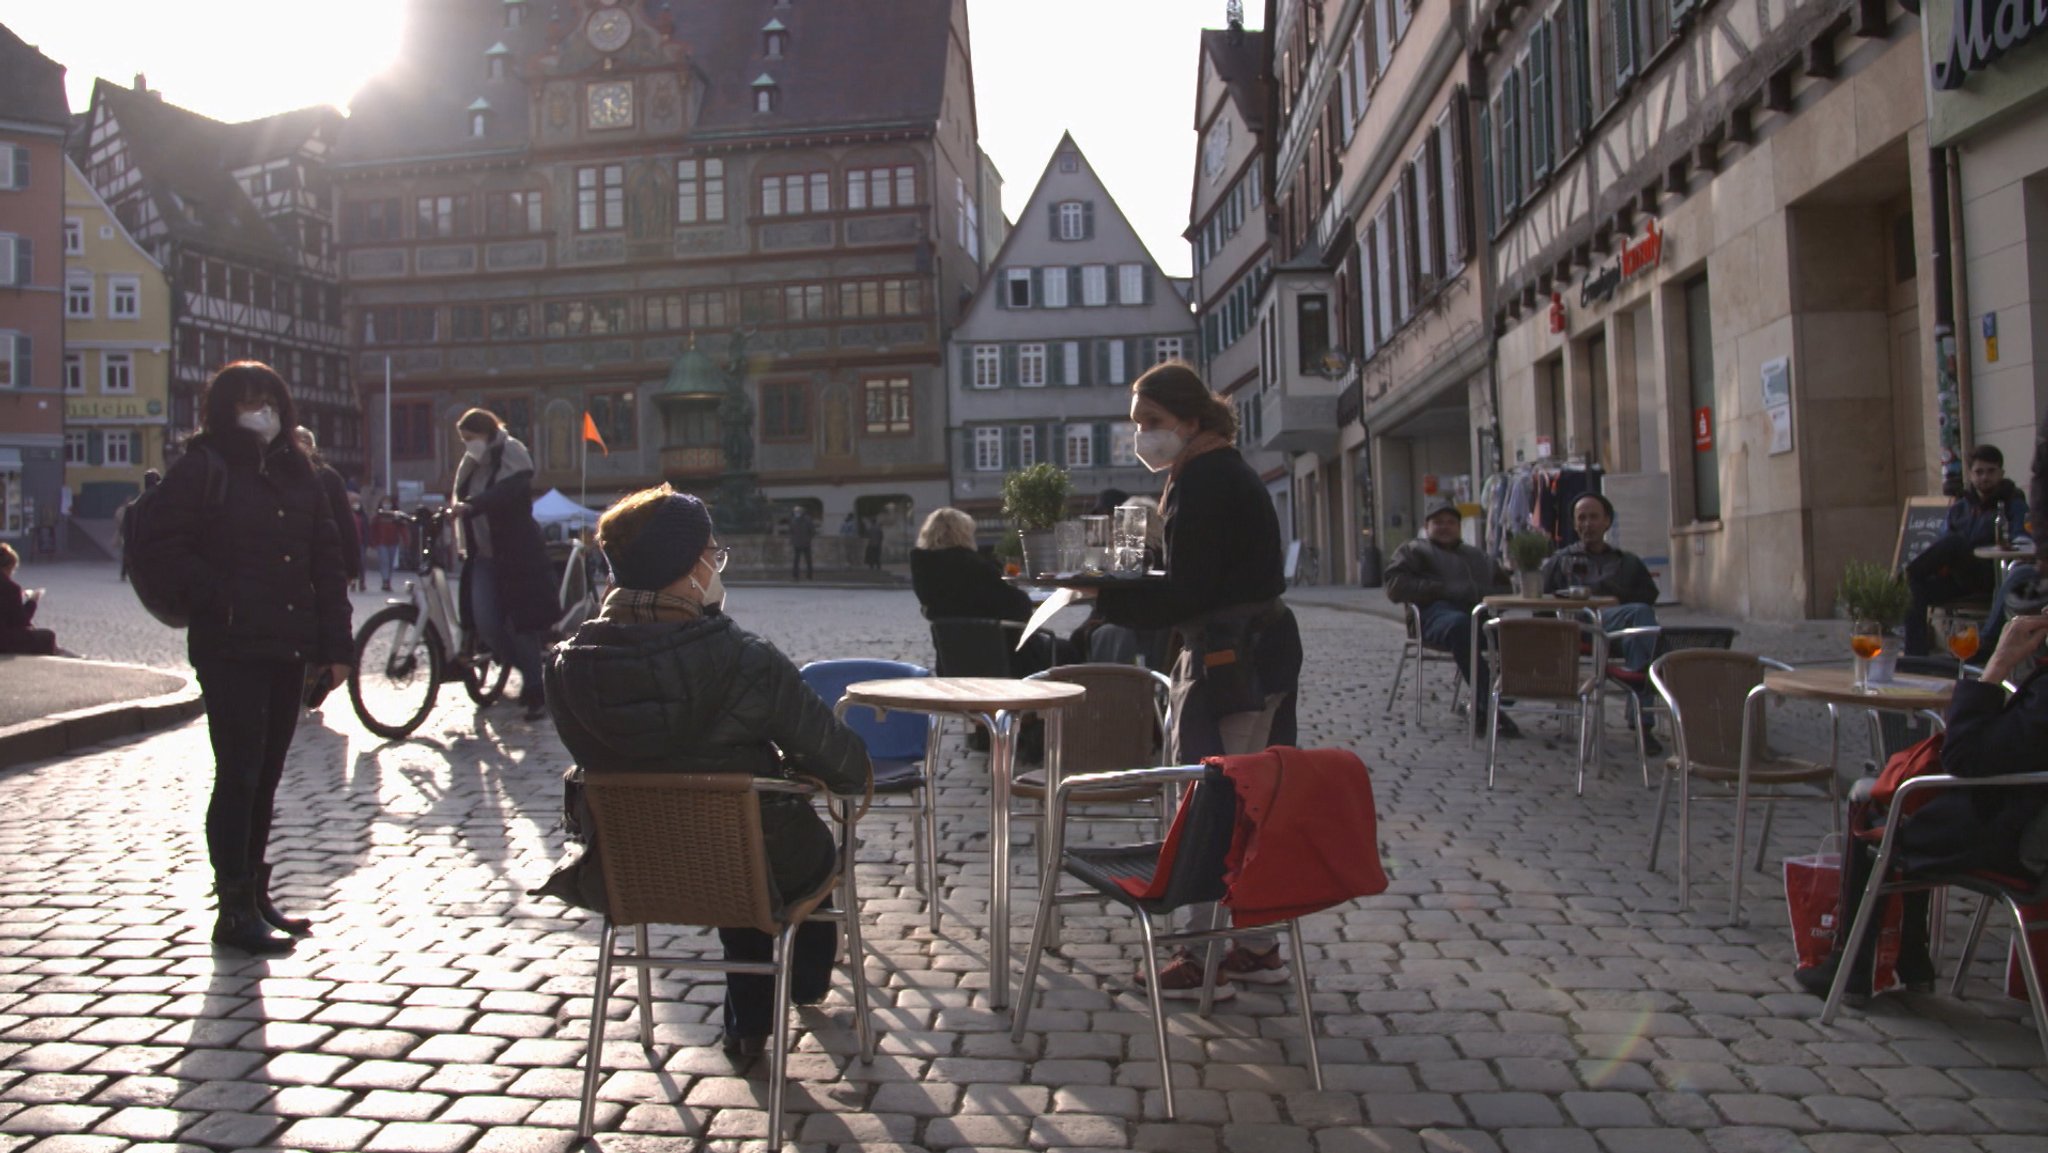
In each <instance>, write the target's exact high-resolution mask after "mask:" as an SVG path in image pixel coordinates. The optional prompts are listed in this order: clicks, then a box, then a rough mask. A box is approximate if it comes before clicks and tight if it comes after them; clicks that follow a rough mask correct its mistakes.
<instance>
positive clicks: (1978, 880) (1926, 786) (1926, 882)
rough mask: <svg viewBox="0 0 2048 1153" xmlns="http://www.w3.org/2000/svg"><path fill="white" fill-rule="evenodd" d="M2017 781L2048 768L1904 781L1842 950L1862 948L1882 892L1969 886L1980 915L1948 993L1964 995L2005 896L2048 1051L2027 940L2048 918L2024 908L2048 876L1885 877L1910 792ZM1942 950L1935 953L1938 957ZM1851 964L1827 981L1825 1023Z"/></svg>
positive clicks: (2042, 782) (2044, 890)
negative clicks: (2026, 883) (2020, 884)
mask: <svg viewBox="0 0 2048 1153" xmlns="http://www.w3.org/2000/svg"><path fill="white" fill-rule="evenodd" d="M2014 787H2019V788H2048V773H2004V774H2001V775H1999V776H1995V777H1955V776H1949V775H1947V774H1937V775H1932V776H1925V777H1914V778H1913V779H1912V780H1909V781H1907V782H1905V783H1904V784H1902V785H1900V786H1899V790H1898V792H1897V793H1895V794H1893V796H1892V802H1891V805H1890V807H1889V808H1888V809H1887V810H1886V812H1885V819H1884V836H1883V838H1882V839H1881V840H1880V841H1879V842H1878V848H1877V858H1876V860H1875V861H1874V862H1872V864H1871V869H1870V883H1869V884H1867V885H1865V886H1864V887H1863V899H1862V900H1861V901H1860V902H1858V903H1857V905H1856V916H1855V918H1854V920H1852V921H1851V922H1850V925H1849V937H1848V940H1847V941H1846V942H1845V943H1844V945H1843V952H1842V956H1843V957H1845V958H1848V957H1855V956H1856V955H1857V953H1858V952H1859V951H1860V950H1861V949H1862V947H1863V939H1864V937H1866V936H1868V935H1869V933H1870V926H1871V921H1872V918H1873V917H1874V916H1875V915H1876V912H1877V907H1878V901H1879V900H1880V899H1881V898H1883V897H1887V896H1891V895H1893V894H1896V893H1907V892H1913V891H1915V890H1941V889H1944V888H1959V889H1966V890H1968V891H1970V892H1973V893H1976V894H1977V895H1979V896H1980V897H1982V898H1983V900H1982V901H1981V902H1979V904H1978V906H1977V915H1976V916H1975V917H1973V918H1972V919H1971V921H1970V931H1969V934H1968V935H1967V936H1966V937H1964V939H1963V955H1962V958H1961V959H1960V960H1959V961H1958V962H1957V963H1956V971H1955V975H1954V976H1953V977H1951V978H1950V979H1949V988H1948V991H1949V995H1950V996H1952V997H1956V998H1961V997H1962V996H1963V989H1964V982H1965V980H1966V979H1967V977H1968V976H1969V969H1970V960H1971V958H1972V957H1973V956H1975V955H1976V952H1977V944H1978V942H1979V941H1980V940H1981V939H1982V938H1983V935H1984V925H1985V923H1986V922H1987V921H1988V920H1989V919H1990V917H1991V908H1992V906H1993V905H1994V904H1995V903H1999V902H2003V903H2004V905H2005V908H2006V910H2007V911H2008V912H2010V913H2011V914H2012V924H2013V933H2014V935H2015V936H2016V937H2017V938H2019V941H2018V943H2019V946H2020V948H2019V960H2020V977H2021V979H2022V980H2023V981H2025V983H2026V987H2027V998H2028V1001H2029V1002H2030V1003H2031V1004H2032V1006H2033V1011H2034V1030H2035V1033H2036V1034H2037V1035H2038V1037H2039V1039H2040V1041H2041V1048H2042V1052H2043V1053H2044V1054H2048V998H2044V997H2043V996H2042V986H2041V974H2040V971H2039V969H2038V968H2037V966H2036V965H2035V964H2034V954H2033V950H2032V949H2030V948H2028V947H2027V942H2026V940H2025V938H2026V937H2027V936H2029V935H2031V934H2032V933H2038V932H2044V931H2048V922H2044V923H2042V924H2038V925H2034V926H2031V927H2030V926H2029V925H2028V924H2027V922H2026V911H2025V907H2026V906H2027V905H2031V904H2036V903H2038V902H2041V901H2044V900H2048V877H2044V878H2042V880H2041V881H2040V882H2038V883H2036V884H2035V886H2034V888H2033V890H2032V891H2031V892H2027V891H2024V890H2019V889H2015V888H2011V887H2009V886H2006V885H2003V884H2000V883H1999V882H1998V881H1997V880H1995V879H1993V878H1991V877H1988V876H1985V875H1982V874H1975V873H1961V874H1946V875H1942V876H1938V877H1924V878H1902V879H1900V880H1896V881H1888V880H1885V877H1886V875H1887V874H1888V873H1889V872H1890V871H1891V863H1892V856H1893V854H1894V852H1895V851H1896V850H1897V848H1898V838H1899V828H1900V826H1901V825H1902V824H1903V822H1904V820H1905V817H1906V809H1907V805H1906V801H1907V799H1908V798H1909V797H1914V796H1918V795H1922V794H1929V793H1937V792H1939V791H1941V790H1943V789H1986V788H2014ZM1845 851H1854V850H1853V849H1849V850H1845ZM1938 955H1939V954H1938V953H1937V957H1938ZM1852 969H1854V966H1853V965H1851V964H1848V963H1846V962H1845V963H1844V964H1842V965H1839V966H1837V967H1836V971H1835V983H1834V984H1833V985H1832V986H1831V987H1829V989H1828V999H1827V1004H1825V1005H1824V1006H1822V1007H1821V1011H1820V1019H1821V1023H1822V1024H1827V1023H1829V1022H1832V1021H1833V1020H1834V1019H1835V1014H1836V1013H1838V1012H1840V1011H1841V1008H1842V1000H1843V998H1844V997H1845V996H1846V995H1847V994H1848V990H1849V978H1850V976H1851V970H1852Z"/></svg>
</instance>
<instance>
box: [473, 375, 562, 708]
mask: <svg viewBox="0 0 2048 1153" xmlns="http://www.w3.org/2000/svg"><path fill="white" fill-rule="evenodd" d="M455 431H456V432H457V433H458V434H460V435H461V437H462V445H463V451H462V463H461V464H459V465H456V466H455V493H454V501H453V503H452V504H451V505H450V508H451V510H452V511H453V512H454V513H455V515H457V516H458V517H460V518H462V519H461V524H462V544H463V557H464V561H463V566H462V597H463V602H464V605H465V606H466V607H467V609H468V619H470V620H471V621H473V622H474V623H475V625H476V630H477V632H478V634H479V635H481V636H482V637H483V640H484V643H485V644H487V645H489V646H490V649H491V652H492V653H493V654H495V655H496V656H497V658H498V660H500V661H502V662H504V663H506V664H509V665H511V666H512V667H513V668H515V669H518V670H519V683H520V689H519V703H520V704H521V705H524V706H525V707H526V719H527V720H529V721H538V720H540V719H542V718H543V717H545V716H547V709H546V708H545V707H544V706H543V704H542V693H541V667H540V649H541V640H540V635H541V630H543V629H545V628H547V627H548V626H549V625H552V624H554V623H555V618H556V616H557V615H558V614H560V612H561V611H562V610H561V606H560V605H559V604H557V603H556V600H555V596H556V592H555V575H554V566H553V565H551V564H549V563H548V546H547V543H546V542H545V541H543V540H541V536H540V525H539V523H538V522H536V521H535V520H534V519H533V454H532V453H530V452H528V451H527V450H526V445H524V444H522V443H521V442H520V441H519V439H518V438H517V437H515V436H513V435H512V434H511V432H510V431H509V430H507V429H506V428H505V426H504V424H503V423H501V422H500V421H499V420H498V418H497V416H496V415H495V414H493V413H490V412H487V411H485V410H484V409H481V408H472V409H470V410H469V411H468V412H465V413H463V414H462V419H460V420H458V421H456V422H455Z"/></svg>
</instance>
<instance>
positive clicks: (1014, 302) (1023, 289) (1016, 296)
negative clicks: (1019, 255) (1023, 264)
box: [1003, 268, 1031, 308]
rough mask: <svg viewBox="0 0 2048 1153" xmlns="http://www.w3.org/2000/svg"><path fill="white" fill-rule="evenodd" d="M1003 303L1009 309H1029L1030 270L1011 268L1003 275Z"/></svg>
mask: <svg viewBox="0 0 2048 1153" xmlns="http://www.w3.org/2000/svg"><path fill="white" fill-rule="evenodd" d="M1003 303H1004V304H1005V305H1007V306H1009V307H1011V308H1030V307H1031V270H1030V269H1028V268H1012V269H1009V270H1007V271H1005V272H1004V273H1003Z"/></svg>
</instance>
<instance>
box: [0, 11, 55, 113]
mask: <svg viewBox="0 0 2048 1153" xmlns="http://www.w3.org/2000/svg"><path fill="white" fill-rule="evenodd" d="M0 119H5V120H16V121H24V122H26V123H29V124H47V125H49V126H50V127H52V128H55V129H57V130H58V131H60V132H61V131H63V130H64V129H65V128H66V127H68V126H69V124H70V122H71V102H70V101H69V100H68V99H66V97H65V95H64V66H63V65H62V64H59V63H57V62H56V61H55V60H52V59H50V58H49V57H48V56H45V55H43V54H42V53H41V52H38V51H36V50H35V48H33V47H32V46H30V45H29V44H27V43H25V42H23V40H22V39H21V37H19V36H16V35H15V34H14V33H13V32H11V31H9V30H8V28H7V26H6V25H4V24H0Z"/></svg>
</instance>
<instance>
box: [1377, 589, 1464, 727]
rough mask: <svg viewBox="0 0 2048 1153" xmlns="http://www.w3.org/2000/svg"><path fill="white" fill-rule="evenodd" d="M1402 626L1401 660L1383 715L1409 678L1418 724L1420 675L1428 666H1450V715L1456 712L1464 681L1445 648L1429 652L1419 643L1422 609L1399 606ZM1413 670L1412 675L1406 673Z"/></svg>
mask: <svg viewBox="0 0 2048 1153" xmlns="http://www.w3.org/2000/svg"><path fill="white" fill-rule="evenodd" d="M1401 609H1402V613H1401V621H1402V625H1403V626H1404V627H1405V628H1406V630H1407V636H1406V638H1405V639H1404V640H1402V642H1401V658H1400V660H1399V661H1398V662H1396V663H1395V665H1394V684H1393V686H1392V687H1391V688H1389V689H1388V690H1387V707H1386V708H1385V709H1384V710H1382V711H1383V712H1388V713H1391V712H1393V711H1394V704H1395V702H1397V701H1399V700H1400V699H1401V682H1402V681H1403V680H1404V679H1412V680H1413V681H1414V683H1415V723H1416V724H1417V725H1418V726H1419V725H1421V724H1422V696H1423V692H1422V674H1423V670H1425V669H1427V668H1428V667H1429V666H1430V665H1434V664H1445V665H1449V666H1451V712H1452V714H1453V715H1455V714H1456V713H1457V711H1458V702H1459V700H1460V698H1462V697H1463V696H1464V694H1465V679H1464V678H1463V677H1461V676H1459V675H1458V658H1456V657H1455V656H1452V655H1451V652H1450V650H1449V649H1433V648H1430V647H1429V646H1428V645H1425V644H1423V643H1422V609H1421V607H1420V606H1418V605H1412V604H1404V605H1402V606H1401ZM1411 667H1412V668H1413V670H1414V671H1413V673H1412V674H1411V673H1410V672H1409V670H1410V668H1411Z"/></svg>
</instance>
